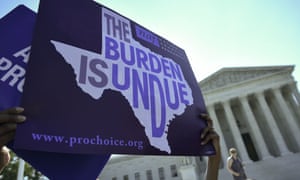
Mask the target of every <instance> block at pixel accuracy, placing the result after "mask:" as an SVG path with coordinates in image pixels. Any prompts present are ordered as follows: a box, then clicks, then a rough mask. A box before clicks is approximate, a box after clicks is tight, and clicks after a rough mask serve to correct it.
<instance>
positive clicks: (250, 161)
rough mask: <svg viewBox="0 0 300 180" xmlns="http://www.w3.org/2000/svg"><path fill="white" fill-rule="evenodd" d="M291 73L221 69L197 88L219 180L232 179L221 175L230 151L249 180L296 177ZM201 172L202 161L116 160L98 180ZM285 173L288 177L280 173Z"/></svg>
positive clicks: (171, 179)
mask: <svg viewBox="0 0 300 180" xmlns="http://www.w3.org/2000/svg"><path fill="white" fill-rule="evenodd" d="M293 71H294V66H267V67H238V68H237V67H235V68H223V69H221V70H219V71H217V72H216V73H214V74H212V75H211V76H209V77H207V78H206V79H204V80H202V81H201V82H200V83H199V85H200V88H201V91H202V93H203V96H204V99H205V104H206V107H207V111H208V113H209V115H210V117H211V118H212V119H213V121H214V127H215V129H216V131H217V132H218V133H219V135H220V139H221V148H222V163H221V165H220V175H219V179H221V180H227V179H232V177H231V175H230V174H229V173H228V172H227V170H226V161H227V157H228V149H229V148H231V147H235V148H236V149H237V150H238V154H239V157H240V158H241V159H242V160H243V162H244V163H245V164H246V167H247V168H246V172H247V174H248V176H250V177H251V176H252V177H253V178H255V179H264V180H268V179H276V178H277V179H278V180H279V179H282V178H284V179H297V178H298V177H299V176H300V172H299V166H298V165H300V95H299V90H298V88H297V82H296V80H295V79H294V77H293V75H292V73H293ZM294 166H297V167H294ZM205 169H206V158H202V157H184V156H180V157H173V156H120V157H115V158H112V159H111V160H110V161H109V162H108V164H107V165H106V167H105V168H104V170H103V171H102V173H101V174H100V175H99V179H101V180H194V179H202V178H201V177H203V174H204V173H205ZM297 169H298V170H297ZM269 171H272V173H273V174H272V175H270V172H269ZM286 171H288V172H292V173H290V174H283V173H281V172H286ZM276 173H278V174H276ZM293 173H294V174H293ZM272 176H273V177H272ZM294 176H295V177H294ZM296 176H297V177H296Z"/></svg>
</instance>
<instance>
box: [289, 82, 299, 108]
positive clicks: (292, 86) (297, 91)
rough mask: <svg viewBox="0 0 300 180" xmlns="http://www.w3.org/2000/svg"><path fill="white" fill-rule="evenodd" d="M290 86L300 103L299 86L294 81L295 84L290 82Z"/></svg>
mask: <svg viewBox="0 0 300 180" xmlns="http://www.w3.org/2000/svg"><path fill="white" fill-rule="evenodd" d="M289 87H290V89H291V91H292V93H293V94H294V96H295V98H296V100H297V102H298V104H300V94H299V90H298V88H297V84H296V82H295V83H293V84H290V86H289ZM298 110H300V105H298Z"/></svg>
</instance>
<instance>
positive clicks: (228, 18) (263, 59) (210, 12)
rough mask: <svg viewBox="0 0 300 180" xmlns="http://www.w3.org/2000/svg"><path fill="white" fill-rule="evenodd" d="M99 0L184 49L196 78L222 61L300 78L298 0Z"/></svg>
mask: <svg viewBox="0 0 300 180" xmlns="http://www.w3.org/2000/svg"><path fill="white" fill-rule="evenodd" d="M38 2H39V1H38V0H2V1H1V2H0V17H2V16H4V15H5V14H6V13H8V12H9V11H10V10H12V9H13V8H15V7H16V6H17V5H18V4H24V5H26V6H27V7H29V8H31V9H32V10H34V11H36V12H37V9H38ZM97 2H99V3H101V4H102V5H105V6H106V7H109V8H110V9H112V10H115V11H117V12H118V13H120V14H121V15H124V16H125V17H127V18H129V19H131V20H133V21H135V22H137V23H138V24H140V25H142V26H144V27H146V28H147V29H149V30H151V31H153V32H154V33H156V34H158V35H160V36H162V37H164V38H166V39H168V40H169V41H171V42H173V43H174V44H176V45H177V46H179V47H181V48H182V49H184V50H185V52H186V54H187V56H188V58H189V62H190V64H191V67H192V69H193V71H194V74H195V76H196V79H197V80H198V81H201V80H203V79H205V78H206V77H208V76H209V75H211V74H213V73H214V72H216V71H218V70H220V69H221V68H223V67H248V66H277V65H295V70H294V72H293V76H294V78H295V80H296V81H300V10H299V7H300V1H299V0H263V1H262V0H209V1H207V0H185V1H182V0H176V1H174V0H151V1H149V0H126V1H124V0H97ZM0 28H1V27H0ZM299 87H300V86H299V83H298V88H299Z"/></svg>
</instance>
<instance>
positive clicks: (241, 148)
mask: <svg viewBox="0 0 300 180" xmlns="http://www.w3.org/2000/svg"><path fill="white" fill-rule="evenodd" d="M223 106H224V110H225V115H226V119H227V122H228V123H229V128H230V130H231V133H232V135H233V139H234V142H235V145H236V148H237V150H238V152H239V153H240V154H239V156H240V157H241V158H242V160H243V161H245V162H252V160H250V158H249V155H248V152H247V150H246V147H245V144H244V141H243V139H242V136H241V133H240V131H239V128H238V126H237V124H236V121H235V117H234V115H233V112H232V110H231V107H230V104H229V100H228V101H225V102H223Z"/></svg>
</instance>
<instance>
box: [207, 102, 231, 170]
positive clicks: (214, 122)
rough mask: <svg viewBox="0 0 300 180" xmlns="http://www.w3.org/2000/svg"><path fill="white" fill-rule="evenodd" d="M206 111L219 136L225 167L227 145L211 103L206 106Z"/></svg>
mask: <svg viewBox="0 0 300 180" xmlns="http://www.w3.org/2000/svg"><path fill="white" fill-rule="evenodd" d="M207 111H208V114H209V116H210V118H211V119H212V120H213V126H214V128H215V129H216V132H217V133H218V134H219V136H220V146H221V153H222V154H221V155H222V160H223V164H224V167H226V163H227V157H228V147H227V145H226V143H225V138H224V135H223V132H222V130H221V127H220V123H219V120H218V117H217V115H216V111H215V108H214V106H213V105H212V106H208V107H207Z"/></svg>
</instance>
